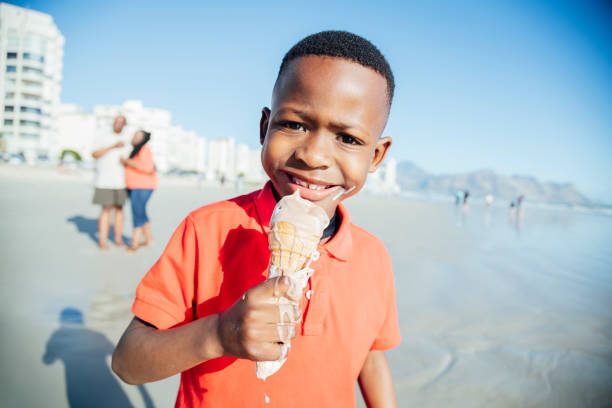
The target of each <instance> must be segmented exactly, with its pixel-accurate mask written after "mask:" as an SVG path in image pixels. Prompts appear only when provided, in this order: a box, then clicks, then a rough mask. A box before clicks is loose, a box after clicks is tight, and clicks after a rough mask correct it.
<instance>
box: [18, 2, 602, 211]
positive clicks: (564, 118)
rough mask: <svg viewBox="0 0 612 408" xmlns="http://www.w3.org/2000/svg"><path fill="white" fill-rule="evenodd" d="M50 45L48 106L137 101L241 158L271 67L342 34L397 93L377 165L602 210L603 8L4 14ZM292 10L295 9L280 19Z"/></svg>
mask: <svg viewBox="0 0 612 408" xmlns="http://www.w3.org/2000/svg"><path fill="white" fill-rule="evenodd" d="M10 3H13V4H17V5H20V6H23V7H29V8H31V9H34V10H39V11H43V12H46V13H49V14H51V15H52V16H53V17H54V19H55V22H56V24H57V25H58V27H59V29H60V30H61V32H62V33H63V34H64V36H65V37H66V46H65V58H64V80H63V83H62V86H63V89H62V101H63V102H69V103H76V104H78V105H81V106H83V107H84V108H85V109H87V110H91V109H92V107H93V106H94V105H96V104H120V103H122V102H123V101H124V100H125V99H140V100H142V101H143V102H144V103H145V105H146V106H151V107H158V108H164V109H167V110H169V111H170V112H172V115H173V121H174V123H176V124H179V125H182V126H183V127H185V128H186V129H193V130H195V131H197V132H198V134H200V135H202V136H205V137H207V138H213V137H234V138H236V139H237V140H238V141H239V142H243V143H247V144H249V145H250V146H251V147H253V148H255V147H257V145H258V131H257V126H258V122H259V117H260V110H261V107H262V106H265V105H268V104H269V101H270V93H271V89H272V85H273V83H274V80H275V78H276V73H277V70H278V66H279V64H280V60H281V58H282V56H283V54H284V53H285V52H286V51H287V50H288V49H289V48H290V47H291V46H292V45H293V44H294V43H295V42H297V41H298V40H299V39H301V38H302V37H304V36H306V35H308V34H311V33H313V32H317V31H321V30H324V29H343V30H348V31H352V32H355V33H357V34H360V35H363V36H364V37H366V38H368V39H370V40H371V41H372V42H373V43H374V44H376V45H377V46H378V47H379V48H380V49H381V51H382V52H383V53H384V54H385V55H386V57H387V58H388V59H389V61H390V63H391V67H392V68H393V70H394V74H395V77H396V82H397V89H396V97H395V100H394V105H393V108H392V111H391V117H390V119H389V123H388V125H387V128H386V131H385V134H386V135H389V136H392V137H393V138H394V145H393V147H392V151H391V155H392V156H393V157H395V158H396V159H398V160H412V161H414V162H415V163H417V164H418V165H419V166H421V167H423V168H424V169H426V170H428V171H431V172H434V173H447V172H460V171H470V170H476V169H481V168H491V169H493V170H495V171H497V172H499V173H502V174H528V175H534V176H536V177H538V178H539V179H541V180H544V181H568V182H573V183H575V184H576V185H577V186H578V188H579V189H580V190H581V191H583V192H584V193H586V194H587V195H588V196H589V197H591V198H594V199H598V200H605V201H607V202H612V177H611V176H612V8H611V6H609V5H606V4H605V2H589V1H576V2H564V1H551V2H545V1H521V0H515V1H501V0H500V1H467V2H466V1H459V0H457V1H421V2H416V1H415V2H373V1H372V2H361V1H339V2H334V1H329V0H328V1H309V2H300V3H299V4H297V2H289V1H283V2H276V1H259V2H246V1H245V2H205V1H176V2H148V1H125V2H120V1H87V2H82V1H79V2H77V1H74V2H68V1H46V2H45V1H23V2H22V1H11V2H10ZM292 3H296V4H292Z"/></svg>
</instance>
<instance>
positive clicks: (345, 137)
mask: <svg viewBox="0 0 612 408" xmlns="http://www.w3.org/2000/svg"><path fill="white" fill-rule="evenodd" d="M388 112H389V104H388V99H387V83H386V81H385V78H384V77H383V76H382V75H380V74H378V73H377V72H375V71H373V70H371V69H369V68H366V67H364V66H362V65H359V64H357V63H354V62H350V61H347V60H344V59H341V58H334V57H323V56H306V57H300V58H297V59H295V60H294V61H292V62H291V63H290V64H289V65H288V66H287V67H286V69H285V71H284V72H283V74H282V75H281V77H280V78H279V79H278V81H277V84H276V86H275V88H274V92H273V95H272V108H271V110H269V109H267V108H266V109H264V110H263V112H262V118H261V125H260V140H261V143H262V145H263V149H262V164H263V167H264V170H265V171H266V173H267V174H268V176H269V177H270V180H271V181H272V183H273V184H274V187H275V188H276V191H277V192H278V193H279V194H280V195H281V196H285V195H288V194H292V193H293V192H295V190H300V195H301V197H302V198H305V199H307V200H310V201H312V202H314V203H315V204H317V205H319V206H321V207H322V208H323V209H324V210H325V211H326V212H327V215H328V216H329V217H330V218H331V217H332V216H333V214H334V212H335V211H336V207H337V205H338V203H339V202H340V201H342V200H343V199H345V198H347V197H350V196H352V195H354V194H356V193H357V192H358V191H359V190H361V188H362V187H363V185H364V184H365V182H366V178H367V175H368V172H374V171H375V170H376V169H377V168H378V166H379V165H380V163H381V162H382V160H383V158H384V156H385V154H386V152H387V149H388V148H389V146H391V138H389V137H383V138H381V137H380V135H381V133H382V131H383V129H384V127H385V123H386V121H387V115H388ZM349 189H352V191H351V192H350V193H348V194H344V195H342V196H341V197H340V198H339V199H337V200H334V197H335V196H337V195H338V193H340V192H342V191H344V190H349Z"/></svg>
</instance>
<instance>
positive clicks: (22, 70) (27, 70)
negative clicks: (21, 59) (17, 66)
mask: <svg viewBox="0 0 612 408" xmlns="http://www.w3.org/2000/svg"><path fill="white" fill-rule="evenodd" d="M21 72H35V73H37V74H42V73H43V70H42V69H40V68H33V67H22V68H21Z"/></svg>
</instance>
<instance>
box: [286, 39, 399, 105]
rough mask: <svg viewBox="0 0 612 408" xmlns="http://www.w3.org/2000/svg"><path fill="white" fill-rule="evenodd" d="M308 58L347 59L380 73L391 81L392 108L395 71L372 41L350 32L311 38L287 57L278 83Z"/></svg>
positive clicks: (388, 82) (300, 43) (388, 85)
mask: <svg viewBox="0 0 612 408" xmlns="http://www.w3.org/2000/svg"><path fill="white" fill-rule="evenodd" d="M307 55H319V56H328V57H337V58H343V59H346V60H349V61H353V62H356V63H358V64H360V65H362V66H364V67H368V68H371V69H373V70H374V71H376V72H378V73H379V74H380V75H382V76H383V77H385V79H386V80H387V97H388V99H389V106H391V101H392V100H393V92H394V91H395V80H394V78H393V72H392V71H391V66H390V65H389V62H387V59H386V58H385V57H384V55H382V53H381V52H380V51H379V50H378V48H376V46H375V45H374V44H372V43H371V42H370V41H368V40H366V39H365V38H363V37H360V36H358V35H356V34H353V33H349V32H347V31H321V32H320V33H316V34H312V35H309V36H308V37H306V38H304V39H303V40H301V41H300V42H298V43H297V44H295V45H294V46H293V47H291V49H290V50H289V51H288V52H287V54H285V56H284V57H283V62H282V63H281V66H280V69H279V71H278V77H277V81H278V78H280V76H281V74H282V73H283V71H284V70H285V68H287V65H289V63H290V62H291V61H293V60H294V59H296V58H299V57H304V56H307Z"/></svg>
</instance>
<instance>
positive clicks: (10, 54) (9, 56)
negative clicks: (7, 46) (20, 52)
mask: <svg viewBox="0 0 612 408" xmlns="http://www.w3.org/2000/svg"><path fill="white" fill-rule="evenodd" d="M15 58H17V53H16V52H7V53H6V59H15Z"/></svg>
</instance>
